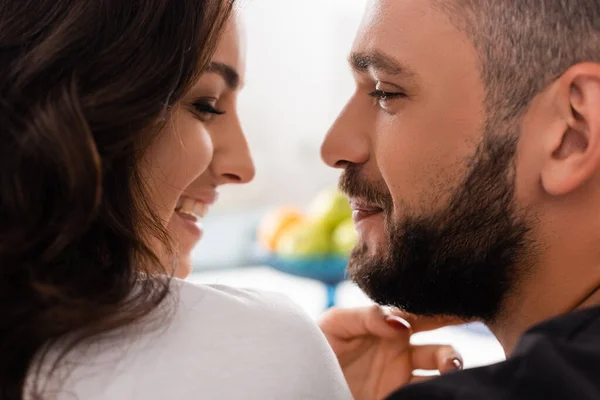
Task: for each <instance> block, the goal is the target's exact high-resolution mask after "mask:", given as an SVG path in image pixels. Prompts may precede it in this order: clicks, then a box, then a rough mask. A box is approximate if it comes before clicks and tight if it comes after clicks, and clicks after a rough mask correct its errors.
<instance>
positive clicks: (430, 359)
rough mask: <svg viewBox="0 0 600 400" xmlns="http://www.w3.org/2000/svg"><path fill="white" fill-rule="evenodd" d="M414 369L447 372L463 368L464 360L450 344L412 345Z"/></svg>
mask: <svg viewBox="0 0 600 400" xmlns="http://www.w3.org/2000/svg"><path fill="white" fill-rule="evenodd" d="M410 356H411V363H412V366H413V369H422V370H437V371H440V373H442V374H445V373H448V372H453V371H459V370H461V369H462V368H463V360H462V357H461V355H460V353H459V352H458V351H456V349H455V348H454V347H452V346H448V345H423V346H411V349H410Z"/></svg>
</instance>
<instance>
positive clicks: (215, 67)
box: [205, 61, 240, 90]
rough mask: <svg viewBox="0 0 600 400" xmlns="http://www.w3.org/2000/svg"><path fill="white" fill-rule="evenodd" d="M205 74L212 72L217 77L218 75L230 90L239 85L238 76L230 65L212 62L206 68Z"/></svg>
mask: <svg viewBox="0 0 600 400" xmlns="http://www.w3.org/2000/svg"><path fill="white" fill-rule="evenodd" d="M205 72H212V73H215V74H217V75H220V76H221V77H222V78H223V79H224V80H225V83H226V84H227V86H228V87H229V88H230V89H233V90H235V89H237V88H238V86H239V85H240V75H239V74H238V72H237V71H236V70H235V68H233V67H232V66H231V65H228V64H225V63H222V62H217V61H212V62H211V63H210V64H208V66H207V67H206V70H205Z"/></svg>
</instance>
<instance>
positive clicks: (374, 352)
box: [320, 306, 462, 400]
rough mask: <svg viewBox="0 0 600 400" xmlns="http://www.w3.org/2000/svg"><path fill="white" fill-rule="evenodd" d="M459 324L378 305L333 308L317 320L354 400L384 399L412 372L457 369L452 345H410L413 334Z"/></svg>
mask: <svg viewBox="0 0 600 400" xmlns="http://www.w3.org/2000/svg"><path fill="white" fill-rule="evenodd" d="M459 323H461V321H458V320H456V319H453V318H429V317H427V318H425V317H415V316H410V315H407V314H404V313H399V312H389V311H385V310H384V309H383V308H381V307H378V306H373V307H367V308H355V309H333V310H331V311H329V312H328V313H326V314H325V315H324V316H323V318H322V319H321V322H320V326H321V330H322V331H323V333H324V334H325V336H326V337H327V340H328V341H329V344H330V345H331V347H332V348H333V350H334V352H335V354H336V355H337V358H338V360H339V362H340V365H341V367H342V370H343V371H344V376H345V377H346V380H347V382H348V385H349V386H350V390H351V391H352V394H353V396H354V398H355V399H356V400H377V399H384V398H385V397H387V396H389V395H390V394H392V393H393V392H394V391H395V390H397V389H398V388H400V387H401V386H404V385H406V384H409V383H414V382H419V381H421V380H423V379H426V378H423V377H419V376H415V375H413V371H414V370H417V369H419V370H437V371H439V372H440V373H442V374H443V373H446V372H450V371H456V370H459V369H462V358H461V356H460V354H458V352H457V351H456V350H454V348H452V347H451V346H444V345H426V346H414V345H411V344H410V336H411V335H412V334H413V333H416V332H423V331H430V330H434V329H438V328H441V327H444V326H447V325H456V324H459Z"/></svg>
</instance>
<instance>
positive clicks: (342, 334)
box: [319, 306, 410, 342]
mask: <svg viewBox="0 0 600 400" xmlns="http://www.w3.org/2000/svg"><path fill="white" fill-rule="evenodd" d="M319 326H320V327H321V330H322V331H323V332H324V333H325V334H326V335H328V336H333V337H335V338H338V339H342V340H343V339H346V340H351V339H355V338H358V337H365V336H375V337H378V338H384V339H397V340H406V341H407V342H408V339H409V338H410V325H409V324H408V323H407V322H406V321H404V320H403V319H402V318H400V317H397V316H395V315H389V314H387V313H386V312H385V311H384V310H383V309H382V308H381V307H379V306H371V307H363V308H347V309H344V308H337V309H332V310H330V311H328V312H327V313H326V314H325V315H324V316H323V318H321V321H320V323H319Z"/></svg>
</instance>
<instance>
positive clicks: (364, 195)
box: [338, 164, 393, 210]
mask: <svg viewBox="0 0 600 400" xmlns="http://www.w3.org/2000/svg"><path fill="white" fill-rule="evenodd" d="M362 175H363V174H361V167H359V166H358V165H355V164H351V165H349V166H348V167H346V169H345V170H344V172H342V175H341V176H340V180H339V185H338V186H339V188H340V190H341V191H342V192H343V193H344V194H345V195H346V196H348V197H350V198H356V199H361V200H363V201H365V202H367V203H369V204H371V205H373V206H376V207H379V208H381V209H383V210H391V209H392V206H393V201H392V196H391V194H390V192H389V190H388V189H387V187H386V185H385V184H384V183H383V182H382V183H379V184H377V183H374V182H371V181H369V180H368V179H366V178H364V177H363V176H362Z"/></svg>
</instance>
